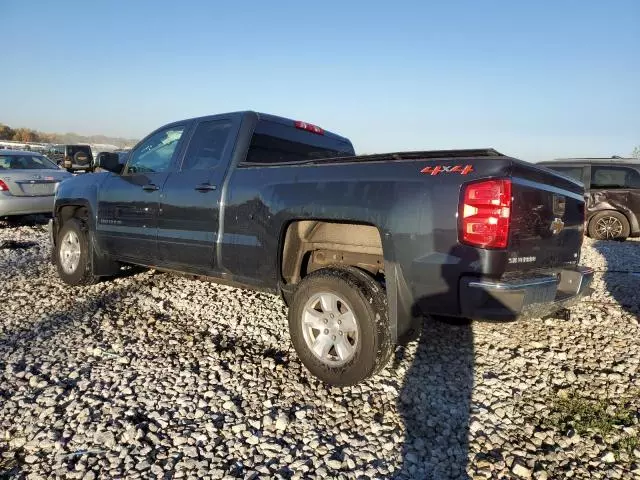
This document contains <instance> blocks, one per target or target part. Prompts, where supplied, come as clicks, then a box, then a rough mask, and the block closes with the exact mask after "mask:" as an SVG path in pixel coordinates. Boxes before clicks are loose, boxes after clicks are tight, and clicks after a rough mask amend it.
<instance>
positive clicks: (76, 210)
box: [56, 205, 89, 226]
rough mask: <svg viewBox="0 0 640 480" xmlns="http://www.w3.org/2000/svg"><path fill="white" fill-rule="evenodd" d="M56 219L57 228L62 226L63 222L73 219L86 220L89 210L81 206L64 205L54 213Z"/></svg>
mask: <svg viewBox="0 0 640 480" xmlns="http://www.w3.org/2000/svg"><path fill="white" fill-rule="evenodd" d="M56 217H57V218H58V220H59V222H60V225H59V226H62V225H63V224H64V222H66V221H67V220H69V219H70V218H74V217H77V218H81V219H83V220H88V219H89V209H88V208H87V207H85V206H82V205H65V206H64V207H62V208H60V209H59V210H58V212H57V213H56Z"/></svg>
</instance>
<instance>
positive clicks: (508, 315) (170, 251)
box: [52, 112, 592, 384]
mask: <svg viewBox="0 0 640 480" xmlns="http://www.w3.org/2000/svg"><path fill="white" fill-rule="evenodd" d="M169 150H170V152H169V153H167V152H168V151H169ZM151 159H152V160H153V161H151ZM154 162H155V163H154ZM116 163H117V162H116ZM116 163H114V164H113V165H102V167H103V168H106V169H107V170H110V169H111V170H113V171H114V173H101V174H93V175H83V176H79V177H75V178H73V179H71V180H69V181H65V182H64V183H63V184H61V185H60V188H59V189H58V193H57V196H56V205H55V211H54V213H55V215H54V221H53V224H52V235H53V241H54V244H55V245H56V248H54V260H55V261H56V262H57V264H58V271H59V272H60V275H61V277H62V278H63V280H65V281H67V282H68V283H70V284H82V283H87V282H90V281H94V280H95V279H96V278H98V277H99V276H105V275H110V274H113V273H115V272H117V270H118V268H119V265H120V263H135V264H141V265H147V266H153V267H156V268H160V269H166V270H173V271H179V272H183V273H189V274H193V275H201V276H206V277H211V278H214V279H216V280H217V281H220V282H226V283H231V284H236V285H240V286H244V287H248V288H256V289H262V290H266V291H270V292H274V293H281V294H282V295H283V297H284V298H285V301H286V302H287V303H288V304H289V305H290V307H291V308H290V316H289V321H290V335H291V338H292V340H293V343H294V346H295V347H296V351H297V352H298V354H299V355H300V357H301V359H302V361H303V363H304V364H305V365H306V366H307V368H309V370H310V371H312V373H314V374H315V375H316V376H318V377H320V378H321V379H323V380H324V381H326V382H329V383H333V384H348V383H355V382H357V381H360V380H362V379H363V378H366V377H367V376H369V375H371V374H373V373H375V371H377V370H378V369H379V368H381V367H382V366H384V364H385V363H386V360H387V358H388V357H389V355H390V353H391V351H392V346H393V345H395V344H396V343H397V342H399V341H401V340H402V338H403V337H405V336H407V335H408V334H409V333H410V332H411V331H412V329H414V328H415V327H416V325H418V324H419V323H420V319H421V318H422V315H423V314H440V315H449V316H464V317H470V318H476V319H484V320H514V319H517V318H525V317H528V316H540V315H543V314H545V313H552V312H553V311H554V310H558V309H560V308H562V307H564V306H568V305H570V304H571V303H573V302H575V301H576V300H577V299H579V298H580V296H582V295H584V294H585V293H586V292H587V291H588V288H589V283H590V280H591V276H592V272H591V271H590V270H589V269H588V268H584V267H579V266H578V264H579V256H580V247H581V244H582V239H583V219H584V201H583V193H582V186H581V185H580V184H579V183H577V182H574V181H572V180H570V179H568V178H566V177H562V176H559V175H556V174H554V173H552V172H551V171H549V170H547V169H544V168H540V167H536V166H535V165H532V164H528V163H526V162H522V161H520V160H517V159H514V158H511V157H508V156H504V155H501V154H500V153H498V152H496V151H495V150H492V149H482V150H449V151H438V152H434V151H429V152H399V153H390V154H384V155H369V156H355V155H354V152H353V147H352V146H351V143H350V142H349V141H348V140H347V139H346V138H344V137H340V136H338V135H335V134H332V133H330V132H326V131H324V130H322V129H320V128H319V127H316V126H314V125H310V124H307V123H304V122H295V121H293V120H288V119H283V118H280V117H274V116H270V115H263V114H257V113H254V112H240V113H234V114H224V115H217V116H211V117H203V118H198V119H191V120H184V121H181V122H175V123H173V124H169V125H167V126H164V127H162V128H161V129H159V130H157V131H155V132H153V133H152V134H150V135H149V136H148V137H147V138H146V139H144V140H142V141H141V142H140V144H139V145H138V146H136V147H135V148H134V149H133V150H132V152H131V154H130V155H129V160H128V164H127V166H125V168H124V170H123V171H120V167H118V166H117V165H116ZM158 165H160V167H158ZM65 224H66V225H67V226H68V228H67V229H65ZM83 229H84V231H86V235H84V234H83V233H82V232H83ZM69 231H72V232H76V233H75V236H76V237H77V238H78V243H79V244H80V245H81V247H83V248H84V249H85V250H86V254H85V256H86V259H87V262H86V264H85V263H83V262H82V261H80V262H79V263H78V265H75V268H72V267H74V263H73V262H71V261H69V262H66V264H65V261H64V259H65V258H66V257H65V255H67V252H68V250H69V248H67V249H66V250H65V247H64V246H65V245H67V244H68V242H67V240H68V239H67V237H65V235H67V236H68V235H71V234H69V233H68V232H69ZM83 235H84V236H83ZM65 242H67V243H65ZM80 250H81V251H83V250H82V248H81V249H80ZM74 251H75V250H74ZM69 258H72V259H73V258H75V257H73V256H71V257H69ZM65 265H66V266H67V268H66V269H65ZM344 324H348V325H349V328H350V330H343V329H342V328H343V327H341V325H344ZM325 327H326V328H325Z"/></svg>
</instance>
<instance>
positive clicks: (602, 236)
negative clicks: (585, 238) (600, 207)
mask: <svg viewBox="0 0 640 480" xmlns="http://www.w3.org/2000/svg"><path fill="white" fill-rule="evenodd" d="M630 232H631V228H630V226H629V221H628V220H627V217H625V216H624V215H623V214H622V213H620V212H616V211H614V210H607V211H605V212H598V213H596V214H595V215H594V216H593V217H591V220H590V221H589V236H590V237H591V238H595V239H596V240H620V241H623V240H626V239H627V237H628V236H629V233H630Z"/></svg>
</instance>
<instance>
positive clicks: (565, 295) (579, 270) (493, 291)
mask: <svg viewBox="0 0 640 480" xmlns="http://www.w3.org/2000/svg"><path fill="white" fill-rule="evenodd" d="M592 279H593V269H591V268H588V267H576V268H573V269H566V270H561V271H560V272H559V273H557V274H553V275H552V274H549V275H539V276H535V277H521V278H511V279H507V280H500V281H491V280H482V279H478V278H473V277H463V278H462V279H461V281H460V309H461V313H462V315H463V316H464V317H468V318H472V319H478V320H517V319H521V318H539V317H543V316H545V315H549V314H551V313H554V312H556V311H558V310H560V309H562V308H566V307H570V306H571V305H573V304H575V303H577V302H578V300H580V298H581V297H583V296H585V295H588V294H590V293H591V281H592Z"/></svg>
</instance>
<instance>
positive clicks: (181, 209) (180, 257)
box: [158, 118, 233, 274]
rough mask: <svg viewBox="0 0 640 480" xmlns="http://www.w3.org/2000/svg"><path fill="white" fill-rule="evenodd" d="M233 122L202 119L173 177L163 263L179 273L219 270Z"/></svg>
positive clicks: (164, 204) (165, 205)
mask: <svg viewBox="0 0 640 480" xmlns="http://www.w3.org/2000/svg"><path fill="white" fill-rule="evenodd" d="M231 132H232V122H231V119H227V118H216V119H205V120H202V121H200V123H198V125H197V126H196V127H195V131H194V134H193V136H192V138H191V140H190V142H189V145H188V147H187V148H186V152H185V154H184V157H183V159H182V164H181V165H180V167H179V168H178V169H177V170H176V171H173V172H171V173H170V174H169V176H168V178H167V180H166V182H165V184H164V187H163V189H162V193H161V200H160V213H159V216H158V253H159V259H160V263H161V264H163V265H166V266H170V267H174V268H176V269H179V270H188V271H192V272H196V273H203V274H207V273H211V272H212V271H215V270H216V259H215V257H216V255H215V252H216V244H217V235H218V227H219V212H220V195H221V191H222V182H223V181H224V177H225V173H226V171H227V167H228V164H229V160H228V159H229V158H230V156H231V150H232V148H233V135H232V134H231Z"/></svg>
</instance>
